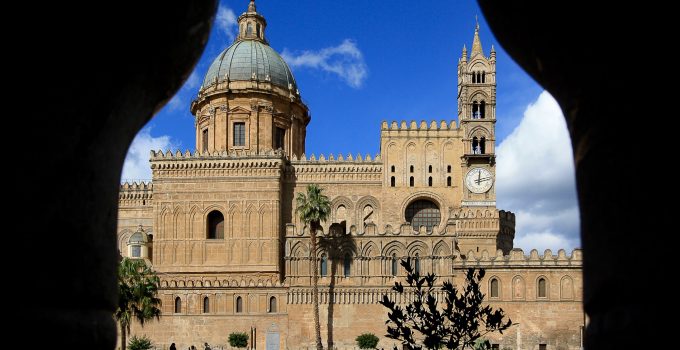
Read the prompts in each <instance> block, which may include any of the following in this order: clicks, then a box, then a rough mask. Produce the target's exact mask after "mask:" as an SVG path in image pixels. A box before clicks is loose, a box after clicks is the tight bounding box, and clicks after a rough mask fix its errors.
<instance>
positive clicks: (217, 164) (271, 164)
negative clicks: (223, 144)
mask: <svg viewBox="0 0 680 350" xmlns="http://www.w3.org/2000/svg"><path fill="white" fill-rule="evenodd" d="M284 163H285V154H284V153H283V152H282V151H281V150H268V151H264V152H259V153H258V152H254V151H240V150H237V151H229V152H228V151H221V152H199V151H194V153H191V152H189V151H188V150H187V151H185V152H184V153H182V152H181V151H179V150H177V151H175V153H172V152H171V151H166V152H165V153H164V152H163V151H151V170H152V172H153V177H154V179H158V178H187V177H188V178H193V177H206V176H220V177H222V176H235V177H272V176H275V177H277V176H280V169H281V166H282V164H284Z"/></svg>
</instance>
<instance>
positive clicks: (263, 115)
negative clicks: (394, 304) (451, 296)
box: [118, 1, 585, 350]
mask: <svg viewBox="0 0 680 350" xmlns="http://www.w3.org/2000/svg"><path fill="white" fill-rule="evenodd" d="M238 23H239V34H238V37H237V38H236V40H235V41H234V43H233V44H231V46H229V47H228V48H226V49H225V50H224V51H223V52H222V53H221V54H220V55H219V56H218V57H217V58H215V60H214V62H213V63H212V65H211V66H210V68H209V70H208V73H207V74H206V76H205V79H204V81H203V84H202V86H201V87H200V90H199V92H198V96H197V97H196V99H195V100H194V101H193V102H192V103H191V107H190V108H191V112H192V113H193V114H194V115H195V127H196V150H195V151H194V152H189V151H186V152H180V151H176V152H170V151H167V152H162V151H159V152H152V153H151V160H150V162H151V168H152V172H153V180H152V182H150V183H141V184H140V183H132V184H129V183H125V184H123V185H121V188H120V201H119V213H118V215H119V218H118V242H119V249H120V252H121V254H122V255H123V256H129V257H134V258H141V259H147V261H148V262H149V263H150V264H152V265H153V268H154V269H155V270H156V271H158V273H159V275H160V277H161V291H160V297H161V299H162V302H163V305H162V312H163V315H162V317H161V319H160V321H158V322H156V321H152V322H149V323H147V324H146V325H145V326H144V327H143V328H142V327H139V326H138V325H136V326H135V327H133V332H132V333H133V334H138V335H141V334H146V335H148V336H150V337H151V338H152V340H153V341H154V342H155V343H156V344H157V345H159V346H163V347H165V348H167V346H169V344H170V343H173V342H174V343H176V344H177V348H178V349H186V348H188V347H189V346H191V345H196V346H199V345H202V344H203V343H204V342H208V343H209V344H211V345H212V346H213V349H215V347H217V348H220V347H224V348H228V343H227V337H228V335H229V333H231V332H237V331H241V332H246V333H248V334H249V335H250V336H251V338H253V341H252V342H251V344H250V347H251V348H257V349H265V348H266V349H268V350H269V349H272V350H273V349H311V348H313V347H314V333H313V316H312V304H311V300H312V297H311V276H310V271H311V264H319V268H320V274H321V277H320V280H319V283H320V303H321V306H320V309H321V315H320V319H321V327H322V338H323V340H324V344H325V345H324V346H325V347H326V346H328V344H332V346H333V347H335V348H338V349H355V347H356V346H355V340H354V339H355V338H356V336H358V335H359V334H361V333H365V332H372V333H374V334H376V335H378V336H380V337H381V341H380V343H379V346H380V347H384V348H391V347H392V345H393V344H396V342H395V341H393V340H390V339H387V338H385V337H384V334H385V333H386V327H385V324H384V322H385V320H387V312H386V309H385V308H384V307H383V306H381V305H379V304H378V300H379V299H380V298H381V296H382V295H383V294H386V293H387V294H391V295H393V293H392V292H391V291H390V287H391V286H392V285H393V283H394V282H395V281H397V280H399V279H400V278H402V277H403V275H404V271H403V269H402V268H401V267H400V266H399V265H398V260H399V259H401V258H403V257H406V256H410V257H411V258H413V259H415V264H416V267H417V268H418V269H420V271H421V272H422V273H426V272H434V273H436V274H437V275H438V276H440V281H442V280H447V279H450V280H453V281H454V282H455V283H461V282H462V281H463V271H464V269H465V268H467V267H484V268H486V269H487V274H486V277H485V280H484V288H485V291H486V296H487V300H488V302H489V303H491V304H493V305H495V306H497V307H502V308H503V309H504V310H505V311H506V312H507V314H508V316H509V317H510V318H512V320H513V321H514V322H516V323H518V324H517V325H515V326H513V327H512V328H511V329H510V330H508V331H506V332H505V333H504V334H503V335H498V334H494V335H493V336H490V337H489V339H490V340H491V342H492V343H493V344H494V346H495V347H497V348H499V349H504V348H510V349H536V350H543V349H579V348H580V347H581V332H582V326H583V325H584V322H585V318H584V313H583V310H582V306H581V303H582V297H581V295H582V278H581V267H582V264H581V252H580V251H579V250H575V251H573V252H570V253H567V252H565V251H564V250H560V251H559V252H556V253H553V252H551V251H549V250H546V251H545V252H544V254H542V255H539V254H538V252H537V251H536V250H532V251H531V252H530V253H528V254H525V253H524V252H523V251H522V250H520V249H513V239H514V236H515V215H514V214H513V213H511V212H508V211H504V210H500V209H498V208H496V195H495V173H496V162H495V147H496V137H495V130H494V129H495V123H496V53H495V51H494V49H493V47H492V48H491V51H490V54H489V55H488V56H486V55H485V54H484V50H483V48H482V44H481V41H480V38H479V34H478V30H475V33H474V38H473V43H472V47H471V50H470V52H469V54H468V52H467V50H466V49H465V47H464V48H463V52H462V56H461V57H460V59H459V61H458V89H457V101H458V118H457V119H458V123H456V122H455V121H440V122H438V121H430V122H426V121H421V122H415V121H411V122H405V121H401V122H383V123H382V125H381V126H380V151H379V152H378V153H377V154H375V155H342V154H340V155H314V154H309V153H306V150H305V134H306V127H307V125H308V124H309V123H310V122H311V116H310V112H309V109H308V108H307V106H306V105H305V104H304V102H303V100H302V98H301V91H299V90H298V87H297V85H296V83H295V79H294V77H293V74H292V72H291V70H290V69H289V67H288V65H287V64H286V63H285V62H284V60H283V59H282V58H281V56H279V54H277V53H276V52H275V51H274V50H273V49H272V48H271V47H270V46H269V45H268V42H267V37H266V35H265V29H266V26H267V22H266V20H265V18H264V17H263V16H262V15H261V14H260V13H258V12H257V11H256V7H255V3H254V1H251V2H250V4H249V6H248V9H247V11H246V12H244V13H243V14H242V15H241V16H240V17H239V18H238ZM452 103H453V97H452ZM369 127H370V126H369ZM312 183H315V184H319V185H320V186H321V187H322V188H323V189H324V191H325V193H326V194H327V195H328V196H329V198H330V199H331V202H332V212H331V216H330V220H329V221H327V222H324V223H323V229H322V231H323V232H320V234H319V236H320V237H321V239H322V240H323V239H327V240H330V237H338V236H339V237H343V238H344V239H343V240H342V245H345V246H343V247H340V248H339V249H332V250H331V249H321V250H320V251H319V254H318V256H316V257H312V256H310V252H309V232H308V229H307V228H306V227H304V226H303V225H302V224H301V223H300V221H299V219H298V218H297V217H296V215H295V201H294V197H295V195H296V194H297V193H298V192H304V191H305V188H306V186H307V185H308V184H312ZM393 296H394V295H393ZM199 348H202V347H199Z"/></svg>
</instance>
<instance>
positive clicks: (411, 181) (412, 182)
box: [408, 176, 415, 187]
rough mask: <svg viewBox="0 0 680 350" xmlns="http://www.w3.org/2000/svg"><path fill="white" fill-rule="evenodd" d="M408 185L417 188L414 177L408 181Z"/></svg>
mask: <svg viewBox="0 0 680 350" xmlns="http://www.w3.org/2000/svg"><path fill="white" fill-rule="evenodd" d="M408 185H409V186H411V187H413V186H415V181H414V180H413V176H411V177H410V178H409V180H408Z"/></svg>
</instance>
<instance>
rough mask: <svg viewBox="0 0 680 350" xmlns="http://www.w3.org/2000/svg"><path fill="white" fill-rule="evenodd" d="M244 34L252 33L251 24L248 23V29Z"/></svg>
mask: <svg viewBox="0 0 680 350" xmlns="http://www.w3.org/2000/svg"><path fill="white" fill-rule="evenodd" d="M246 35H253V24H252V23H248V29H247V30H246Z"/></svg>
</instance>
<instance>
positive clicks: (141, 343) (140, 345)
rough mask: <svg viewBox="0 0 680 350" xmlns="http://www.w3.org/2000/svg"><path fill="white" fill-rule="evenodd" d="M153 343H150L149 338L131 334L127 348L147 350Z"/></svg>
mask: <svg viewBox="0 0 680 350" xmlns="http://www.w3.org/2000/svg"><path fill="white" fill-rule="evenodd" d="M152 346H153V344H151V339H149V338H147V337H146V336H141V337H137V336H136V335H133V336H132V337H131V338H130V343H129V344H128V349H129V350H149V349H151V347H152Z"/></svg>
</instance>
